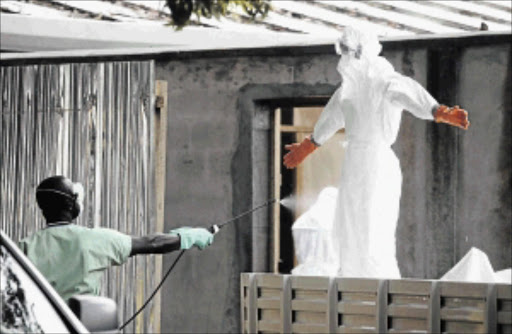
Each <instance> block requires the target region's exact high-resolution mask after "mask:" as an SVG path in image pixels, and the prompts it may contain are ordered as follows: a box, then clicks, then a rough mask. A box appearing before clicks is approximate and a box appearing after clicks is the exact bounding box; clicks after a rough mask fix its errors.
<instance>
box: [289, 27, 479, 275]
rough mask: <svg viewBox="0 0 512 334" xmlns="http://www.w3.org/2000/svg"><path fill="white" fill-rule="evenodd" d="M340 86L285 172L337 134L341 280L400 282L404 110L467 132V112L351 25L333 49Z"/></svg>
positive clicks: (336, 228) (292, 149)
mask: <svg viewBox="0 0 512 334" xmlns="http://www.w3.org/2000/svg"><path fill="white" fill-rule="evenodd" d="M335 46H336V51H337V53H338V54H339V55H340V56H341V59H340V60H339V63H338V66H337V70H338V72H339V73H340V74H341V77H342V84H341V87H339V88H338V89H337V90H336V91H335V93H334V94H333V96H332V97H331V98H330V100H329V102H328V103H327V105H326V107H325V109H324V110H323V112H322V114H321V115H320V118H319V119H318V121H317V123H316V125H315V128H314V131H313V134H312V135H311V136H308V137H307V138H306V139H304V140H303V141H302V142H301V143H294V144H291V145H287V146H285V148H286V149H287V150H289V152H288V153H287V154H286V155H285V157H284V159H283V162H284V165H285V166H286V167H287V168H294V167H296V166H297V165H298V164H300V163H301V162H302V161H303V160H304V159H305V158H306V157H307V156H308V155H309V154H310V153H312V152H313V151H314V150H315V149H316V148H317V147H319V146H321V145H322V144H323V143H324V142H326V141H327V140H328V139H329V138H330V137H331V136H332V135H333V134H334V133H335V132H336V131H338V130H339V129H341V128H345V136H346V138H347V146H346V151H345V159H344V164H343V167H342V171H341V179H340V184H339V191H338V198H337V204H336V211H335V216H334V217H335V218H334V219H335V220H334V223H333V233H332V236H333V245H334V251H335V253H336V258H337V262H338V276H352V277H383V278H399V277H400V272H399V269H398V263H397V260H396V254H395V230H396V224H397V220H398V212H399V201H400V193H401V183H402V175H401V171H400V166H399V161H398V159H397V157H396V156H395V153H394V152H393V150H392V149H391V145H392V144H393V143H394V142H395V139H396V137H397V134H398V130H399V126H400V119H401V115H402V110H404V109H405V110H407V111H409V112H411V113H412V114H413V115H415V116H416V117H418V118H421V119H425V120H435V121H436V122H443V123H447V124H450V125H454V126H458V127H460V128H463V129H467V128H468V126H469V121H468V115H467V112H466V111H465V110H463V109H460V108H459V107H458V106H455V107H453V108H449V107H447V106H444V105H439V104H438V102H437V101H436V100H435V99H434V98H433V97H432V96H431V95H430V94H429V93H428V92H427V91H426V90H425V89H424V88H423V87H422V86H421V85H420V84H418V83H417V82H416V81H414V80H412V79H411V78H408V77H405V76H403V75H401V74H399V73H397V72H396V71H395V70H394V69H393V66H392V65H391V64H390V63H389V62H388V61H387V60H386V59H384V58H383V57H380V56H379V53H380V51H381V48H382V47H381V45H380V43H379V41H378V39H377V36H375V35H373V34H371V33H369V32H364V31H361V30H358V29H356V28H353V27H346V28H345V30H344V32H343V34H342V36H341V37H340V38H339V39H338V41H337V42H336V44H335Z"/></svg>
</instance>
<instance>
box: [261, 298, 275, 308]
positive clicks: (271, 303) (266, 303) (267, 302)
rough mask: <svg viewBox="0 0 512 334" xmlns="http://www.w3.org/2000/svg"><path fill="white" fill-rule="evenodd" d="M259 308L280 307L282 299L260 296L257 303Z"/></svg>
mask: <svg viewBox="0 0 512 334" xmlns="http://www.w3.org/2000/svg"><path fill="white" fill-rule="evenodd" d="M256 305H257V306H258V308H260V309H263V308H265V309H280V307H281V300H280V299H270V298H259V299H258V302H257V303H256Z"/></svg>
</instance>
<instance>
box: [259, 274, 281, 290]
mask: <svg viewBox="0 0 512 334" xmlns="http://www.w3.org/2000/svg"><path fill="white" fill-rule="evenodd" d="M257 279H258V287H266V288H278V289H281V286H282V284H283V276H281V275H274V274H258V276H257Z"/></svg>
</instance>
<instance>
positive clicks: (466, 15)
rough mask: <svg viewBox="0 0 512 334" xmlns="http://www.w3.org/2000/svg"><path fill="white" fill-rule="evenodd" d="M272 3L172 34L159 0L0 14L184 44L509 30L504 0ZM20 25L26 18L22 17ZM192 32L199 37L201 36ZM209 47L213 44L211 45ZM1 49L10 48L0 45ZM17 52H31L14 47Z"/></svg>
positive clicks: (26, 4) (104, 1)
mask: <svg viewBox="0 0 512 334" xmlns="http://www.w3.org/2000/svg"><path fill="white" fill-rule="evenodd" d="M271 5H272V9H271V11H270V12H269V13H268V16H267V17H266V18H265V19H264V20H258V21H256V22H251V20H250V18H249V17H248V15H247V14H245V13H244V12H243V11H242V10H240V9H239V8H237V7H234V8H233V9H232V10H231V12H230V15H229V16H228V17H222V18H220V19H218V20H217V19H215V18H210V19H208V18H201V19H200V20H197V18H196V17H195V15H193V16H192V26H187V27H185V28H184V29H183V30H181V31H175V30H174V29H172V28H170V27H169V26H168V24H169V21H170V13H169V9H168V8H167V7H166V5H165V1H164V0H153V1H147V0H146V1H143V0H87V1H85V0H81V1H77V0H74V1H69V0H53V1H48V0H28V1H15V0H2V1H1V2H0V9H1V11H2V18H4V17H8V16H9V15H14V14H16V15H18V16H20V17H26V18H35V19H37V18H43V19H48V18H52V19H59V18H60V19H68V20H71V21H69V24H73V21H74V22H77V25H78V23H79V22H84V21H86V22H91V20H94V21H95V22H105V21H108V22H111V23H113V24H122V25H123V26H127V25H130V24H131V25H133V28H132V30H138V29H139V27H148V26H151V27H153V28H154V29H160V30H162V31H164V30H165V31H166V32H165V33H163V34H165V35H166V36H167V35H169V36H171V35H172V36H175V37H176V39H177V40H180V41H181V42H180V43H179V44H182V41H183V38H182V37H180V35H184V33H187V32H196V33H197V31H198V30H199V31H201V30H202V31H204V32H205V36H212V35H216V36H218V34H219V33H220V32H222V33H224V32H226V33H227V34H228V35H229V33H232V34H233V35H232V37H233V38H238V39H240V43H241V44H243V43H244V42H243V41H241V39H243V36H242V35H243V34H262V35H264V36H269V37H271V36H272V38H274V37H275V36H278V35H279V36H280V38H279V39H281V40H282V39H287V40H289V41H293V40H296V38H295V37H294V35H296V36H303V37H305V36H307V37H310V38H322V39H330V40H332V39H334V38H336V37H337V36H338V35H339V33H340V31H342V30H343V28H344V27H345V26H347V25H358V26H361V27H366V28H369V29H372V30H373V31H375V32H376V33H377V34H378V35H380V36H381V37H387V38H394V37H397V38H400V37H407V36H409V37H414V36H419V35H428V34H457V33H468V32H477V31H480V30H488V31H492V32H507V33H510V32H511V30H512V29H511V25H512V19H511V17H512V4H511V1H510V0H504V1H496V0H494V1H492V0H465V1H446V0H435V1H427V0H422V1H411V0H409V1H406V0H401V1H389V0H378V1H377V0H376V1H365V0H358V1H339V0H338V1H333V0H311V1H291V0H279V1H271ZM85 19H88V20H89V21H87V20H85ZM2 21H4V20H2ZM11 22H12V21H11ZM23 22H27V20H25V21H23ZM29 26H30V24H29ZM29 29H30V27H28V26H26V24H25V23H24V24H23V25H21V26H19V27H7V26H6V25H5V24H4V23H2V37H3V36H4V30H5V31H9V32H10V33H11V34H13V36H14V35H19V36H30V34H31V33H32V32H35V30H36V29H39V28H36V29H34V28H33V29H32V32H31V31H29ZM91 29H92V28H91ZM128 30H129V29H128ZM66 33H67V32H66V31H63V32H62V35H63V36H62V38H68V39H69V38H72V36H65V35H66ZM36 35H37V33H36ZM68 35H70V34H68ZM135 35H136V34H134V36H135ZM196 35H197V36H200V34H196ZM130 37H132V36H119V38H118V40H117V39H116V37H115V36H112V37H111V38H112V39H113V40H112V46H113V47H116V46H115V45H116V42H118V41H119V40H123V43H124V41H127V42H128V44H123V46H126V45H129V40H130ZM5 40H7V39H4V38H3V41H5ZM155 42H156V41H155ZM148 43H151V40H150V39H148V38H147V36H146V37H144V38H143V40H137V39H135V38H134V39H133V44H134V47H140V46H141V45H142V44H148ZM188 43H190V44H194V43H196V44H197V43H204V41H201V38H200V37H199V38H192V39H189V40H188ZM2 44H4V43H2ZM164 44H166V43H165V41H164V40H163V39H160V40H159V41H158V45H159V46H161V45H164ZM176 44H177V43H176V41H175V40H174V38H169V42H168V43H167V45H176ZM89 45H93V44H89ZM55 47H57V45H56V46H55ZM92 47H94V46H92ZM212 47H215V46H213V45H212ZM27 48H28V46H27ZM2 49H3V50H6V49H8V48H6V47H5V45H3V46H2ZM49 49H52V46H49ZM36 50H37V49H36ZM18 51H35V50H30V49H27V50H22V49H18Z"/></svg>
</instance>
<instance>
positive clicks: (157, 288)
mask: <svg viewBox="0 0 512 334" xmlns="http://www.w3.org/2000/svg"><path fill="white" fill-rule="evenodd" d="M275 201H276V199H275V198H274V199H271V200H269V201H267V202H265V203H263V204H261V205H258V206H257V207H254V208H252V209H250V210H247V211H245V212H242V213H241V214H239V215H238V216H235V217H233V218H231V219H230V220H226V221H225V222H222V223H220V224H213V225H212V226H211V227H209V228H208V230H210V231H213V233H216V232H218V231H219V230H220V229H221V228H222V227H224V226H225V225H226V224H229V223H232V222H234V221H236V220H237V219H240V218H242V217H243V216H245V215H248V214H249V213H251V212H254V211H256V210H258V209H261V208H263V207H266V206H269V205H270V204H272V203H274V202H275ZM215 226H216V227H217V229H215V228H214V227H215ZM184 253H185V250H182V251H181V252H180V253H179V254H178V256H177V257H176V259H175V260H174V262H173V263H172V265H171V267H170V268H169V269H168V270H167V272H166V273H165V275H164V276H163V277H162V280H161V281H160V283H158V285H157V287H156V288H155V291H153V293H152V294H151V295H150V296H149V297H148V299H146V302H145V303H144V305H142V306H141V307H140V308H139V309H138V310H137V311H136V312H135V313H134V314H133V315H132V316H131V317H130V319H128V320H127V321H125V323H124V324H123V325H122V326H121V327H119V329H118V330H119V331H122V330H123V328H125V327H126V325H128V324H129V323H130V322H132V321H133V319H135V317H137V315H139V313H140V312H142V310H144V308H145V307H146V306H147V305H148V304H149V302H150V301H151V300H152V299H153V297H154V296H155V295H156V293H157V292H158V290H160V288H161V287H162V285H163V284H164V282H165V280H166V279H167V277H168V276H169V274H170V273H171V271H172V270H173V269H174V267H175V266H176V264H177V263H178V261H179V260H180V258H181V257H182V256H183V254H184Z"/></svg>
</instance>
